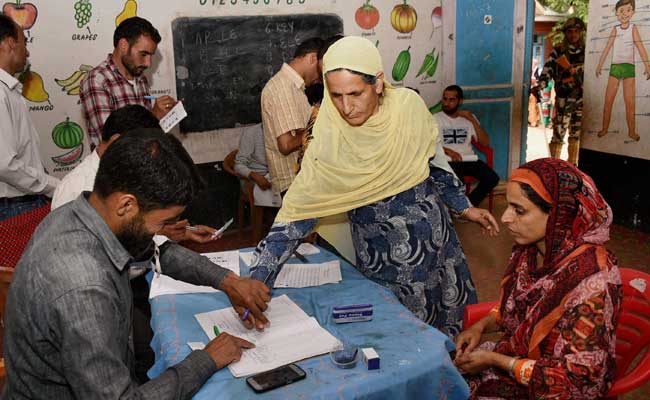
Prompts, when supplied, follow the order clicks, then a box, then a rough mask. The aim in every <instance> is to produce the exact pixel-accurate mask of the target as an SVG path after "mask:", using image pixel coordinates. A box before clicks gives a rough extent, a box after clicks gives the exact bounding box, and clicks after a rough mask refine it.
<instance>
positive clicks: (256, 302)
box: [219, 272, 271, 331]
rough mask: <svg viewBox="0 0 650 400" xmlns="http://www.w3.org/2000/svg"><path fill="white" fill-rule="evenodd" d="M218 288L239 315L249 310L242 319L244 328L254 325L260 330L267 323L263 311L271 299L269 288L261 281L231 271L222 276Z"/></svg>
mask: <svg viewBox="0 0 650 400" xmlns="http://www.w3.org/2000/svg"><path fill="white" fill-rule="evenodd" d="M219 289H221V290H223V291H224V292H225V293H226V295H227V296H228V299H230V303H231V304H232V305H233V307H234V308H235V311H237V314H239V316H240V317H241V316H243V315H244V314H245V313H246V310H249V313H248V315H247V318H246V319H245V320H244V321H242V322H243V323H244V326H246V328H248V329H252V328H253V327H255V328H257V329H258V330H260V331H261V330H263V329H264V327H265V326H266V325H267V324H269V320H268V319H267V318H266V316H265V315H264V311H265V310H266V309H267V307H268V305H267V304H266V303H268V302H269V301H271V290H270V289H269V288H268V286H266V285H265V284H264V283H263V282H260V281H258V280H255V279H249V278H242V277H239V276H237V275H236V274H235V273H233V272H231V273H229V274H228V275H226V277H225V278H223V281H221V286H220V287H219Z"/></svg>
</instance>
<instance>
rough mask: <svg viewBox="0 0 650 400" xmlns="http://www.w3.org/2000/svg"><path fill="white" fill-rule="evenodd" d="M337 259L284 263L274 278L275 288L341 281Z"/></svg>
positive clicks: (339, 265)
mask: <svg viewBox="0 0 650 400" xmlns="http://www.w3.org/2000/svg"><path fill="white" fill-rule="evenodd" d="M341 279H342V278H341V263H340V262H339V260H332V261H327V262H324V263H321V264H284V267H282V270H280V273H279V274H278V277H277V278H276V279H275V285H274V286H273V287H276V288H304V287H310V286H320V285H325V284H328V283H339V282H341Z"/></svg>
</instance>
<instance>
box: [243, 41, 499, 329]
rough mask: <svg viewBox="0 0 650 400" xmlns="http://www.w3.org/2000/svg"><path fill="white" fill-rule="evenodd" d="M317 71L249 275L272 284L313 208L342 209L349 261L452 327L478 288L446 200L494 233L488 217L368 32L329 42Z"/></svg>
mask: <svg viewBox="0 0 650 400" xmlns="http://www.w3.org/2000/svg"><path fill="white" fill-rule="evenodd" d="M323 72H324V80H323V81H324V84H325V93H324V98H323V103H322V105H321V108H320V112H319V114H318V118H317V120H316V123H315V125H314V131H313V136H314V139H313V141H312V142H311V143H310V145H309V148H308V149H307V151H306V152H305V156H304V159H303V161H302V165H301V170H300V173H299V174H298V175H297V176H296V179H295V180H294V182H293V184H292V185H291V187H290V188H289V190H288V192H287V194H286V196H285V197H284V201H283V205H282V209H281V210H280V212H279V214H278V216H277V218H276V220H275V223H274V224H273V227H272V228H271V232H270V233H269V235H268V236H267V237H266V238H265V239H264V240H262V242H260V244H259V245H258V247H257V250H256V255H257V257H256V258H255V262H254V263H253V265H252V267H251V277H252V278H254V279H259V280H264V281H266V283H267V284H268V285H269V286H272V285H273V281H274V279H275V276H277V272H278V271H279V269H280V268H281V266H282V264H283V263H284V262H285V261H286V260H287V259H288V258H289V257H290V256H291V254H292V253H293V251H294V250H295V249H296V247H297V246H298V245H299V243H300V240H301V239H302V238H304V237H306V236H307V235H308V234H309V233H310V232H311V231H312V230H313V229H314V228H315V227H316V225H317V222H318V219H319V218H322V217H329V216H333V215H337V214H347V217H348V218H349V222H350V228H351V231H352V239H351V240H352V243H353V245H354V249H355V254H356V259H357V261H356V268H357V269H358V270H359V271H361V272H362V273H363V274H364V275H365V276H366V277H368V278H370V279H372V280H373V281H375V282H377V283H379V284H382V285H384V286H386V287H389V288H390V289H391V290H392V291H393V293H395V295H396V296H397V297H398V298H399V300H400V301H401V302H402V303H403V304H404V305H405V306H406V307H408V308H409V309H410V310H411V311H412V312H413V313H414V314H415V315H416V316H417V317H419V318H420V319H422V320H423V321H425V322H427V323H428V324H430V325H432V326H434V327H436V328H438V329H440V330H441V331H443V332H444V333H446V334H447V335H455V334H457V333H458V332H459V330H460V327H461V322H462V317H463V309H464V306H465V304H468V303H473V302H475V301H476V290H475V289H474V286H473V284H472V282H471V277H470V274H469V270H468V268H467V263H466V260H465V255H464V254H463V251H462V249H461V246H460V243H459V241H458V238H457V236H456V232H455V231H454V228H453V225H452V223H451V218H450V216H449V214H448V212H447V208H446V207H445V205H446V206H447V207H449V208H450V209H451V211H452V212H454V213H456V214H458V215H461V216H463V217H464V218H466V219H469V220H473V221H475V222H478V223H480V224H481V225H482V226H483V227H484V228H485V229H487V230H488V231H489V232H492V233H493V234H496V233H497V231H498V226H497V223H496V221H495V220H494V218H493V217H492V215H491V214H490V213H489V212H488V211H486V210H482V209H478V208H473V207H471V204H470V202H469V200H468V199H467V197H466V196H465V194H464V190H463V189H464V188H463V186H462V184H461V183H460V182H459V181H458V179H457V178H456V176H455V175H454V174H453V172H452V170H451V168H449V165H448V164H447V162H446V161H445V158H444V153H443V152H442V150H440V151H439V153H440V154H441V155H443V157H434V155H435V154H436V152H437V150H439V149H440V148H441V147H440V143H439V139H438V128H437V125H436V123H435V122H434V119H433V118H432V116H431V114H430V113H429V110H428V109H427V107H426V106H425V104H424V102H423V101H422V99H421V98H420V97H419V96H418V95H417V94H416V93H415V92H414V91H412V90H410V89H395V88H393V87H392V86H391V85H390V84H389V83H388V82H386V81H385V80H384V73H383V68H382V63H381V57H380V56H379V52H378V51H377V49H376V48H375V46H374V45H373V44H372V43H371V42H370V41H369V40H366V39H363V38H360V37H352V36H351V37H346V38H343V39H341V40H339V41H337V42H336V43H334V44H333V45H332V46H331V47H330V48H329V50H328V51H327V53H326V54H325V57H324V58H323ZM350 228H348V229H347V230H348V234H349V231H350Z"/></svg>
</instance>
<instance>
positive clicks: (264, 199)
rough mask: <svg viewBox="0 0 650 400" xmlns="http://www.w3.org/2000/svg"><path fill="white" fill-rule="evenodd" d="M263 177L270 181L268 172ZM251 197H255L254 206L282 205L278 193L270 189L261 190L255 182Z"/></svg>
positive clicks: (278, 206)
mask: <svg viewBox="0 0 650 400" xmlns="http://www.w3.org/2000/svg"><path fill="white" fill-rule="evenodd" d="M264 177H265V178H266V179H268V180H269V182H270V181H271V175H270V174H266V175H265V176H264ZM253 199H255V205H256V206H262V207H276V208H280V207H282V196H280V193H275V192H274V191H273V190H271V189H267V190H262V188H261V187H259V186H257V184H255V186H254V187H253Z"/></svg>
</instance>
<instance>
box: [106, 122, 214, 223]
mask: <svg viewBox="0 0 650 400" xmlns="http://www.w3.org/2000/svg"><path fill="white" fill-rule="evenodd" d="M201 190H203V182H202V180H201V178H200V176H199V173H198V170H197V169H196V167H195V166H194V162H193V161H192V158H191V157H190V155H189V154H187V151H185V149H184V148H183V145H182V144H181V142H179V141H178V139H176V138H175V137H174V136H173V135H167V134H165V133H164V132H163V131H162V129H160V128H158V129H135V130H132V131H128V132H126V133H124V134H123V135H122V136H120V138H119V139H117V140H116V141H115V142H114V143H113V144H111V146H110V147H108V149H106V152H105V153H104V154H103V156H102V158H101V160H100V162H99V170H98V171H97V176H96V178H95V187H94V189H93V191H94V192H95V193H96V194H97V195H98V196H99V197H100V198H102V199H105V198H107V197H108V196H110V195H111V194H113V193H117V192H123V193H129V194H132V195H134V196H135V197H136V199H137V200H138V206H139V207H140V209H141V210H142V211H144V212H147V211H151V210H155V209H163V208H167V207H170V206H187V205H188V204H189V203H190V202H191V201H192V200H193V199H194V198H195V197H196V195H197V194H198V193H199V192H200V191H201Z"/></svg>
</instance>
